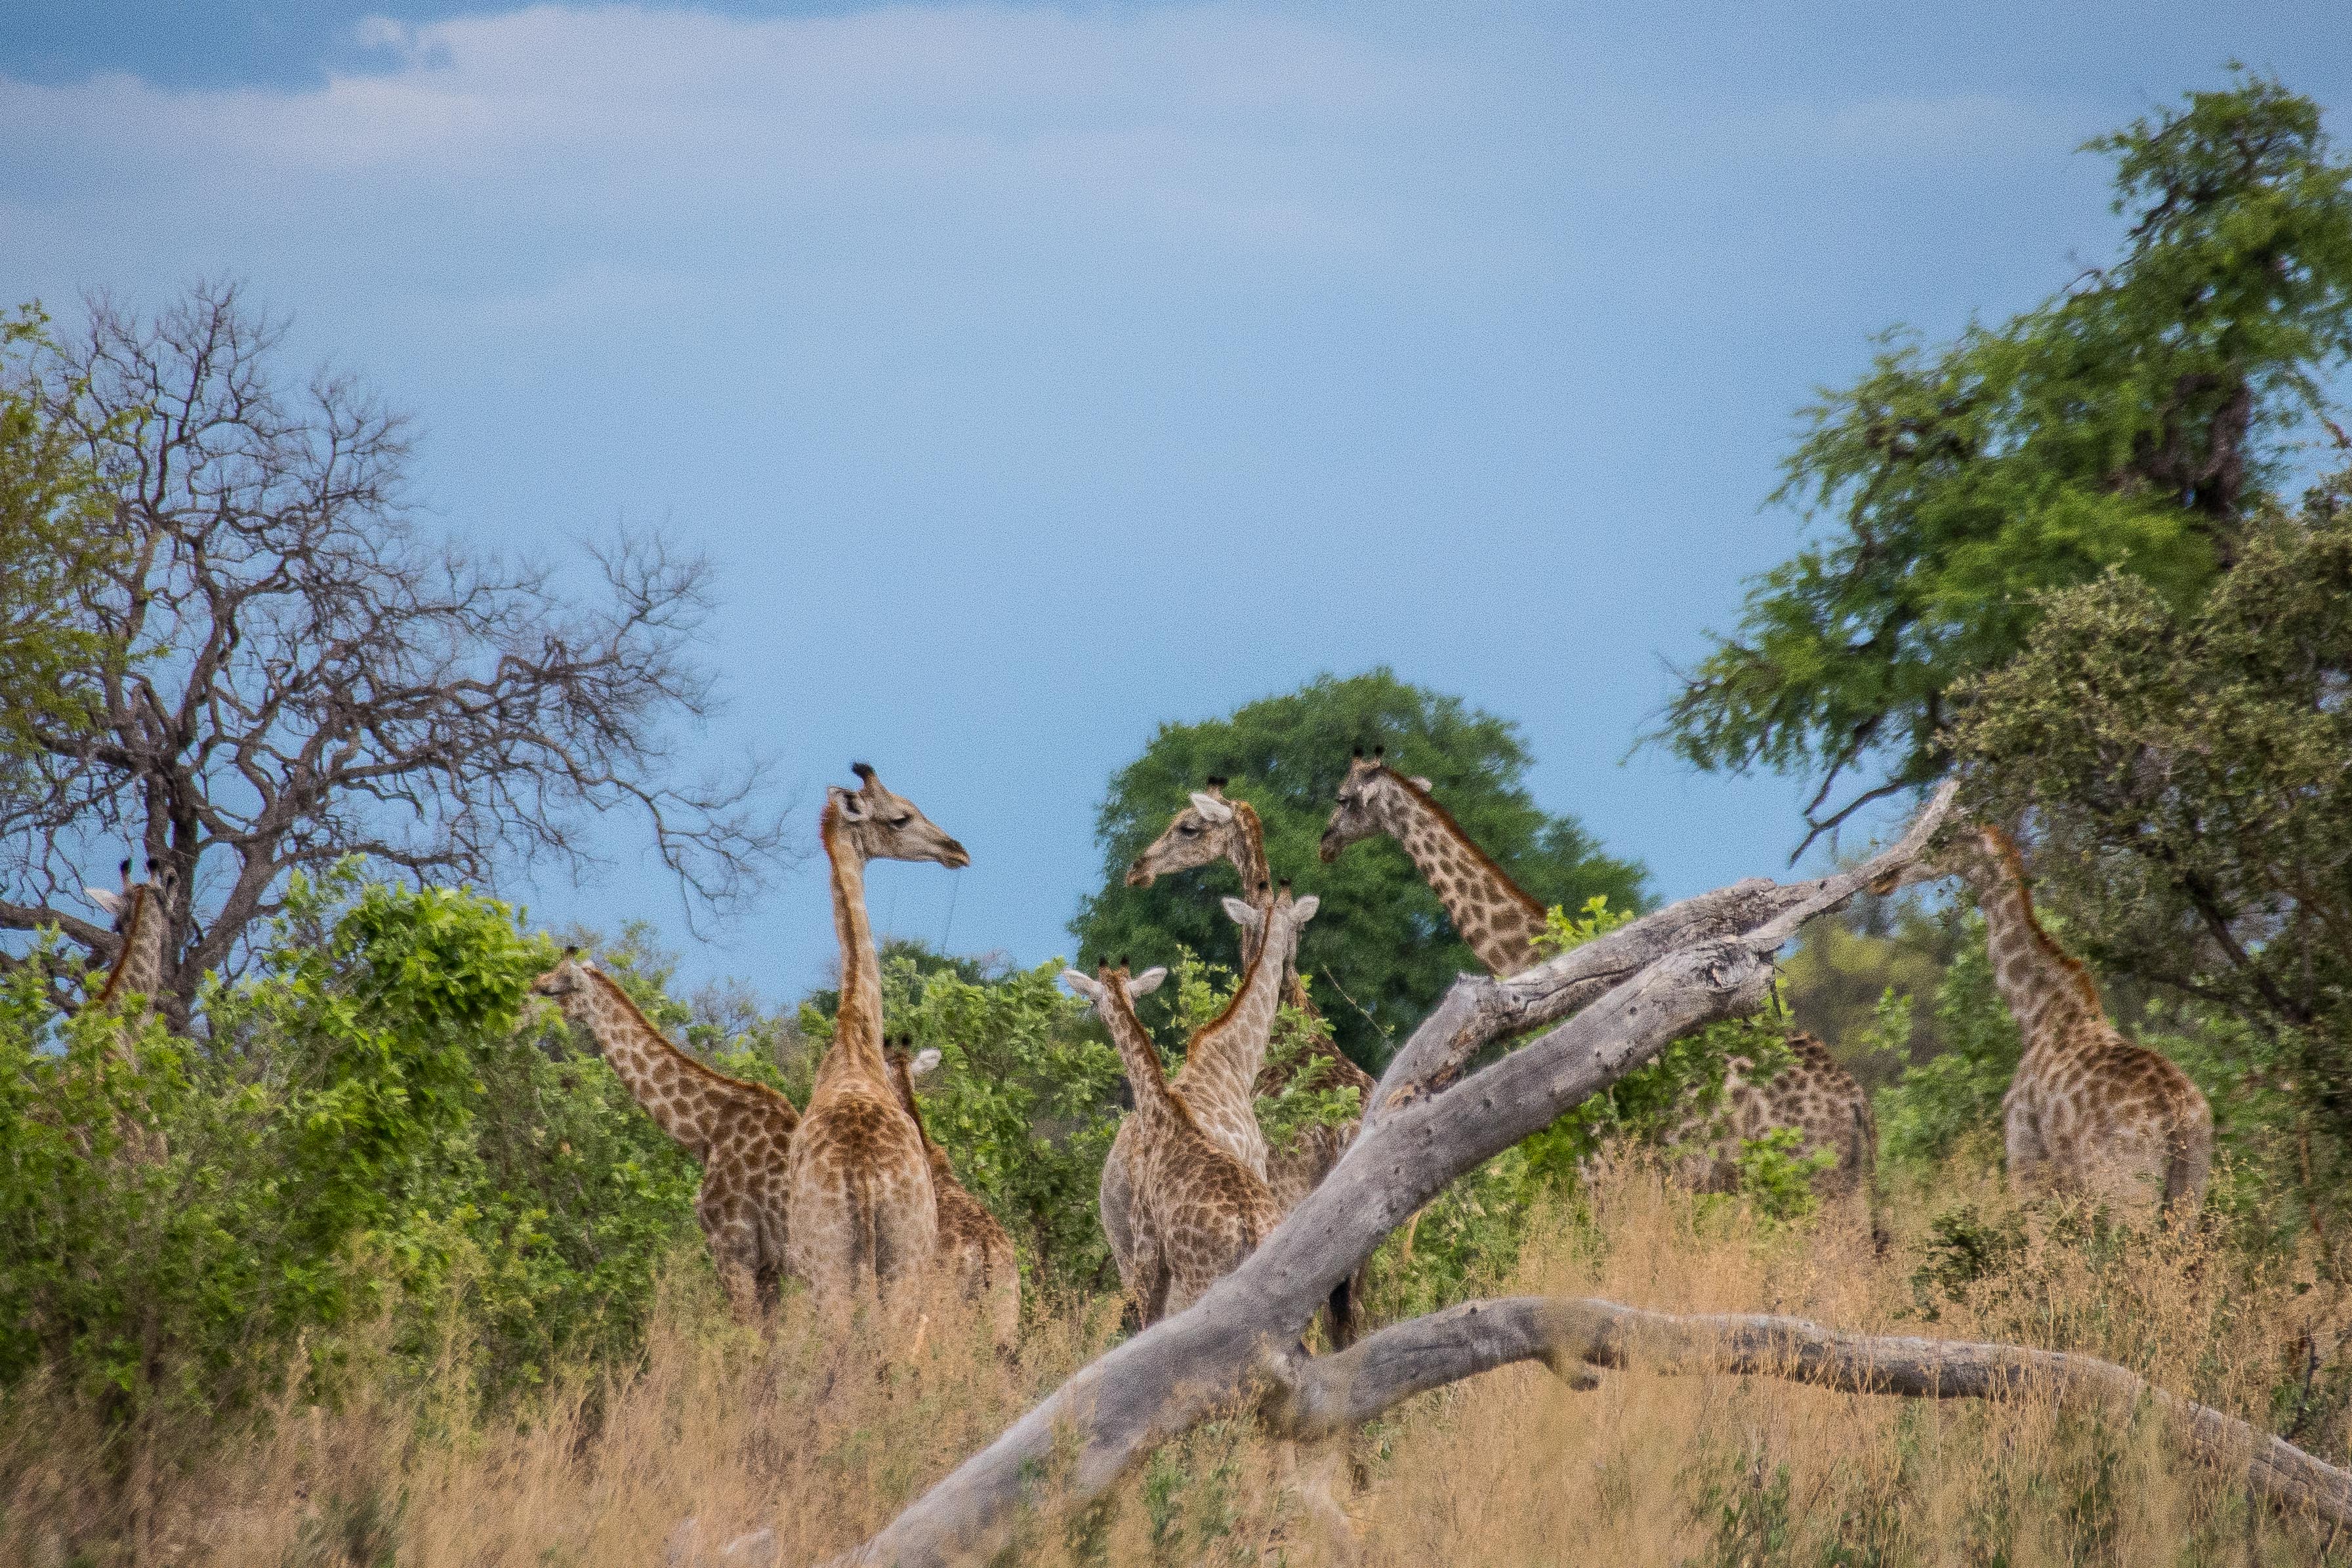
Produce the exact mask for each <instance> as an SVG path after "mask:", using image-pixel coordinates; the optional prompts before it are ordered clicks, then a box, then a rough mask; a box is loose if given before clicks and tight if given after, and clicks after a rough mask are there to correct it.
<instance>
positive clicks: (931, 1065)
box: [907, 1046, 940, 1078]
mask: <svg viewBox="0 0 2352 1568" xmlns="http://www.w3.org/2000/svg"><path fill="white" fill-rule="evenodd" d="M939 1065H940V1048H939V1047H937V1046H932V1047H929V1048H928V1049H926V1050H924V1051H923V1052H921V1053H920V1054H919V1055H918V1056H917V1057H916V1058H915V1059H914V1060H913V1061H910V1062H908V1064H907V1072H908V1076H909V1077H913V1078H922V1077H925V1076H927V1075H928V1074H929V1073H930V1072H932V1071H933V1070H934V1069H936V1068H938V1067H939Z"/></svg>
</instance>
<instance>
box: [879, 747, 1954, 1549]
mask: <svg viewBox="0 0 2352 1568" xmlns="http://www.w3.org/2000/svg"><path fill="white" fill-rule="evenodd" d="M1949 799H1950V791H1949V789H1946V790H1945V791H1943V792H1942V793H1940V794H1939V795H1937V797H1936V799H1935V800H1934V801H1933V802H1931V803H1930V805H1928V807H1927V809H1926V810H1925V811H1923V812H1922V813H1921V814H1920V816H1919V817H1918V818H1917V820H1916V821H1915V822H1914V823H1913V824H1912V826H1911V828H1910V830H1909V831H1908V832H1907V833H1906V835H1905V836H1904V837H1903V839H1902V840H1901V841H1900V842H1899V843H1898V844H1896V845H1895V846H1894V847H1891V848H1889V849H1888V850H1887V851H1886V852H1885V853H1884V854H1882V855H1880V856H1878V857H1876V858H1873V859H1872V860H1871V861H1869V862H1868V863H1867V864H1865V865H1863V866H1860V867H1856V868H1853V869H1852V870H1849V871H1843V872H1840V873H1838V874H1837V875H1835V876H1832V877H1825V878H1819V879H1813V880H1811V881H1804V882H1797V883H1792V884H1790V885H1788V886H1786V887H1781V886H1779V885H1776V884H1774V883H1770V882H1767V881H1762V880H1760V879H1759V880H1755V881H1749V882H1743V883H1740V884H1738V886H1737V887H1734V888H1729V889H1723V890H1721V891H1719V892H1716V893H1710V894H1706V895H1703V896H1702V897H1700V898H1698V899H1694V900H1685V901H1684V902H1682V903H1680V904H1677V905H1675V906H1674V907H1673V908H1671V909H1668V910H1663V911H1661V912H1660V913H1658V914H1655V915H1652V916H1649V917H1647V918H1646V919H1645V920H1643V921H1635V922H1633V924H1632V925H1629V926H1627V927H1625V928H1624V930H1622V931H1617V932H1614V933H1612V935H1611V936H1610V937H1606V938H1603V939H1601V941H1599V942H1591V943H1588V944H1586V945H1585V946H1583V947H1580V948H1578V949H1576V950H1574V951H1573V952H1568V953H1565V954H1562V955H1561V956H1560V957H1559V958H1558V959H1554V960H1552V961H1550V962H1549V963H1545V964H1540V965H1538V966H1537V967H1536V968H1535V969H1531V970H1529V971H1528V972H1527V973H1524V974H1520V975H1515V976H1513V977H1511V978H1510V979H1508V980H1479V979H1471V978H1466V977H1465V979H1464V980H1463V981H1461V982H1459V983H1457V984H1455V986H1454V990H1453V991H1452V992H1450V993H1449V994H1447V997H1446V999H1445V1001H1444V1004H1442V1005H1440V1006H1439V1008H1438V1009H1437V1011H1436V1012H1435V1013H1434V1014H1433V1015H1432V1016H1431V1017H1430V1019H1429V1020H1428V1021H1427V1022H1425V1023H1424V1024H1423V1026H1422V1027H1421V1028H1420V1029H1417V1030H1416V1031H1414V1034H1413V1037H1412V1040H1411V1041H1409V1042H1408V1043H1407V1045H1406V1047H1405V1048H1404V1053H1401V1054H1400V1059H1399V1061H1398V1062H1397V1063H1395V1064H1392V1065H1391V1068H1390V1070H1389V1072H1388V1073H1387V1074H1386V1075H1384V1076H1383V1078H1382V1080H1381V1086H1380V1088H1379V1089H1376V1090H1375V1099H1376V1103H1375V1105H1374V1106H1373V1107H1372V1108H1371V1112H1372V1114H1369V1115H1368V1116H1367V1118H1366V1121H1365V1126H1364V1130H1363V1131H1362V1133H1361V1134H1360V1135H1359V1137H1358V1138H1357V1140H1356V1142H1355V1143H1354V1144H1353V1145H1352V1146H1351V1147H1350V1148H1349V1151H1348V1152H1347V1154H1346V1155H1345V1156H1344V1157H1342V1159H1341V1160H1340V1162H1339V1165H1338V1166H1337V1167H1336V1168H1335V1169H1334V1170H1333V1171H1332V1173H1330V1175H1328V1177H1326V1178H1325V1179H1324V1182H1323V1184H1322V1185H1320V1186H1319V1187H1318V1188H1317V1189H1316V1190H1315V1191H1314V1192H1313V1193H1312V1194H1309V1195H1308V1196H1307V1201H1306V1202H1305V1203H1303V1204H1301V1205H1299V1206H1298V1207H1297V1208H1296V1209H1294V1210H1293V1211H1292V1212H1291V1213H1290V1215H1288V1216H1287V1217H1286V1218H1285V1219H1284V1221H1283V1223H1282V1224H1281V1225H1280V1226H1278V1227H1276V1230H1275V1232H1274V1234H1273V1235H1272V1236H1270V1237H1267V1238H1266V1240H1265V1245H1264V1246H1262V1247H1259V1248H1258V1250H1257V1251H1256V1252H1255V1253H1253V1254H1252V1255H1251V1256H1250V1257H1249V1258H1247V1259H1246V1260H1244V1262H1243V1264H1242V1266H1241V1267H1240V1268H1237V1269H1235V1270H1234V1272H1233V1273H1232V1274H1230V1275H1228V1276H1226V1277H1225V1278H1224V1279H1222V1280H1220V1281H1218V1282H1217V1284H1216V1285H1215V1286H1214V1287H1213V1288H1212V1289H1210V1291H1209V1293H1208V1294H1207V1295H1205V1296H1203V1297H1202V1299H1201V1300H1200V1301H1198V1302H1197V1303H1195V1304H1194V1305H1193V1306H1192V1308H1191V1309H1190V1310H1187V1311H1184V1312H1182V1313H1180V1314H1178V1315H1177V1316H1175V1317H1173V1318H1169V1319H1165V1320H1163V1321H1160V1322H1159V1323H1156V1324H1154V1325H1153V1326H1152V1327H1151V1328H1150V1329H1148V1330H1146V1331H1144V1332H1142V1333H1140V1334H1139V1335H1137V1336H1136V1337H1135V1338H1134V1339H1131V1340H1129V1341H1128V1342H1125V1343H1124V1344H1121V1345H1118V1346H1117V1347H1115V1348H1114V1349H1112V1350H1111V1351H1109V1352H1106V1353H1105V1354H1104V1355H1102V1356H1101V1357H1098V1358H1097V1360H1095V1361H1094V1362H1092V1363H1089V1364H1088V1365H1087V1366H1086V1367H1084V1368H1082V1369H1080V1370H1079V1371H1078V1372H1077V1373H1076V1374H1075V1375H1073V1376H1072V1377H1071V1378H1070V1380H1069V1381H1068V1382H1066V1383H1065V1384H1063V1385H1062V1386H1061V1387H1060V1388H1058V1389H1056V1390H1055V1392H1054V1393H1053V1394H1049V1395H1047V1396H1046V1398H1045V1400H1043V1401H1042V1402H1041V1403H1039V1404H1038V1405H1036V1406H1035V1407H1034V1408H1033V1409H1032V1410H1030V1411H1029V1412H1028V1413H1027V1414H1026V1415H1024V1416H1022V1417H1021V1419H1020V1420H1018V1421H1016V1422H1015V1423H1014V1424H1013V1426H1011V1427H1009V1428H1007V1429H1006V1430H1005V1432H1004V1433H1003V1436H999V1437H998V1438H997V1439H996V1441H995V1442H993V1443H992V1444H990V1445H989V1446H988V1447H986V1448H984V1449H982V1451H981V1452H980V1453H978V1454H976V1455H974V1456H973V1457H972V1458H970V1459H968V1460H966V1461H965V1462H964V1463H963V1464H962V1465H961V1466H960V1467H959V1468H957V1469H956V1470H955V1471H954V1472H953V1473H952V1474H950V1475H949V1476H948V1477H947V1478H946V1479H944V1480H942V1481H940V1483H939V1484H938V1485H937V1486H935V1487H933V1488H932V1489H931V1490H930V1491H929V1492H928V1493H926V1494H925V1495H924V1496H923V1497H921V1498H920V1499H919V1500H916V1502H915V1503H914V1504H913V1505H912V1506H911V1507H909V1508H908V1510H906V1511H905V1512H903V1513H901V1514H900V1515H899V1516H898V1518H897V1519H896V1520H894V1521H891V1522H890V1523H889V1524H888V1525H887V1526H886V1527H885V1528H884V1529H883V1530H882V1531H881V1532H880V1533H878V1534H877V1535H876V1536H875V1537H874V1538H873V1539H872V1540H870V1541H868V1542H866V1543H865V1544H864V1545H863V1546H861V1547H859V1548H858V1549H857V1550H856V1551H855V1552H851V1553H849V1554H848V1555H847V1556H845V1557H844V1558H842V1559H840V1560H839V1561H840V1562H842V1563H870V1564H884V1563H887V1564H892V1565H894V1568H925V1565H929V1564H945V1563H957V1562H965V1561H970V1560H971V1559H973V1558H976V1557H982V1556H985V1555H986V1554H987V1553H988V1552H991V1551H992V1550H993V1549H994V1547H995V1546H996V1545H997V1544H998V1543H999V1542H1001V1541H1002V1540H1003V1534H1004V1531H1005V1530H1006V1528H1007V1527H1008V1526H1009V1524H1010V1523H1011V1521H1012V1520H1013V1517H1014V1515H1015V1513H1016V1510H1018V1509H1019V1508H1020V1507H1021V1505H1022V1503H1023V1502H1024V1500H1025V1499H1026V1498H1027V1496H1028V1495H1029V1489H1030V1488H1031V1487H1032V1486H1033V1485H1034V1484H1035V1481H1034V1478H1036V1477H1038V1476H1041V1475H1044V1474H1047V1473H1049V1472H1050V1471H1052V1470H1054V1469H1055V1468H1056V1461H1057V1460H1060V1459H1063V1458H1072V1457H1074V1461H1075V1462H1074V1463H1071V1464H1069V1465H1068V1466H1067V1467H1066V1470H1064V1471H1063V1473H1060V1474H1058V1475H1056V1482H1057V1484H1058V1486H1059V1487H1060V1489H1061V1494H1062V1496H1063V1498H1064V1499H1065V1500H1083V1499H1085V1498H1088V1497H1091V1496H1093V1495H1095V1494H1097V1493H1098V1492H1100V1491H1101V1490H1102V1489H1104V1488H1106V1487H1108V1485H1109V1484H1110V1483H1111V1482H1112V1480H1114V1479H1116V1478H1117V1477H1118V1474H1119V1472H1120V1471H1122V1470H1123V1469H1125V1468H1127V1466H1128V1465H1129V1464H1130V1463H1132V1462H1133V1461H1134V1460H1135V1459H1136V1458H1138V1457H1139V1455H1141V1454H1142V1453H1143V1452H1145V1451H1146V1450H1147V1449H1149V1448H1150V1447H1152V1446H1153V1445H1155V1444H1158V1443H1160V1442H1164V1441H1166V1440H1167V1439H1169V1438H1171V1437H1172V1436H1176V1435H1178V1434H1179V1433H1181V1432H1182V1431H1184V1430H1185V1429H1186V1428H1188V1427H1190V1426H1192V1424H1193V1423H1194V1422H1196V1421H1198V1420H1200V1419H1201V1418H1202V1416H1203V1415H1207V1414H1208V1413H1209V1412H1211V1411H1213V1410H1214V1409H1215V1408H1217V1407H1218V1406H1220V1405H1224V1404H1226V1403H1228V1402H1230V1401H1232V1400H1234V1399H1235V1398H1237V1397H1241V1396H1244V1394H1247V1393H1249V1392H1250V1391H1251V1390H1252V1388H1253V1387H1254V1386H1255V1384H1256V1383H1257V1380H1258V1379H1259V1378H1260V1377H1261V1376H1262V1375H1264V1374H1265V1373H1266V1371H1267V1370H1268V1368H1269V1366H1270V1365H1271V1364H1272V1363H1271V1361H1270V1359H1269V1358H1270V1356H1272V1355H1273V1354H1276V1353H1278V1352H1279V1351H1280V1350H1283V1349H1286V1348H1287V1347H1290V1346H1292V1345H1294V1344H1296V1342H1297V1339H1298V1336H1299V1335H1300V1333H1301V1332H1303V1331H1304V1330H1305V1329H1306V1326H1307V1320H1308V1319H1309V1318H1310V1317H1311V1316H1312V1315H1313V1314H1314V1312H1315V1310H1316V1309H1317V1308H1318V1306H1319V1305H1320V1304H1321V1303H1322V1301H1323V1300H1324V1299H1325V1298H1326V1297H1327V1296H1328V1294H1329V1293H1330V1289H1331V1287H1332V1286H1333V1285H1335V1284H1337V1283H1338V1282H1339V1280H1340V1279H1343V1278H1345V1277H1346V1276H1347V1275H1349V1273H1350V1272H1352V1271H1353V1270H1354V1269H1355V1268H1356V1267H1357V1265H1358V1264H1360V1263H1361V1262H1362V1261H1363V1259H1364V1258H1368V1257H1370V1255H1371V1252H1372V1250H1373V1248H1375V1247H1378V1246H1379V1245H1380V1243H1381V1239H1382V1238H1383V1237H1386V1236H1387V1235H1388V1234H1389V1232H1390V1231H1391V1230H1392V1229H1394V1228H1395V1227H1396V1226H1398V1225H1399V1224H1401V1223H1402V1222H1403V1220H1404V1219H1405V1217H1406V1216H1407V1215H1411V1214H1412V1213H1413V1211H1414V1210H1416V1209H1418V1208H1420V1207H1421V1206H1422V1205H1423V1204H1425V1203H1427V1202H1428V1201H1429V1200H1430V1199H1431V1198H1433V1197H1434V1196H1436V1195H1437V1194H1438V1193H1439V1192H1440V1191H1441V1190H1443V1188H1444V1186H1445V1184H1447V1183H1448V1182H1450V1181H1452V1180H1454V1177H1456V1176H1458V1175H1460V1174H1461V1173H1464V1172H1465V1171H1468V1170H1471V1169H1473V1168H1475V1166H1477V1165H1479V1164H1481V1163H1484V1162H1486V1160H1488V1159H1490V1158H1492V1157H1493V1156H1494V1155H1496V1154H1497V1153H1500V1152H1502V1151H1503V1150H1505V1149H1507V1148H1509V1147H1510V1146H1511V1145H1512V1144H1513V1143H1516V1142H1518V1141H1519V1140H1520V1139H1522V1138H1525V1137H1526V1136H1528V1134H1529V1133H1531V1132H1534V1131H1538V1129H1540V1128H1543V1127H1546V1126H1549V1124H1550V1123H1551V1122H1552V1121H1555V1120H1557V1119H1558V1118H1559V1116H1560V1115H1562V1114H1563V1113H1564V1112H1566V1111H1568V1110H1571V1109H1573V1108H1574V1107H1575V1106H1576V1105H1577V1104H1579V1103H1580V1102H1581V1101H1582V1100H1584V1099H1586V1098H1587V1097H1588V1096H1590V1095H1591V1094H1592V1093H1593V1092H1595V1091H1596V1090H1598V1089H1603V1088H1606V1087H1607V1086H1608V1085H1609V1084H1611V1083H1613V1082H1615V1081H1616V1080H1617V1079H1619V1078H1622V1077H1623V1076H1624V1075H1625V1074H1626V1073H1627V1072H1630V1071H1632V1070H1633V1068H1637V1067H1640V1066H1641V1065H1642V1064H1643V1063H1644V1062H1646V1061H1648V1060H1649V1059H1650V1058H1653V1057H1654V1056H1655V1055H1656V1054H1657V1053H1658V1052H1659V1051H1660V1050H1662V1049H1664V1047H1665V1046H1666V1045H1667V1044H1668V1043H1670V1042H1671V1041H1673V1040H1675V1039H1677V1038H1679V1037H1682V1036H1684V1035H1685V1034H1688V1033H1689V1032H1690V1031H1691V1030H1693V1029H1695V1028H1697V1027H1700V1026H1703V1025H1706V1024H1709V1023H1713V1022H1715V1021H1717V1020H1718V1019H1722V1018H1727V1017H1731V1016H1737V1015H1738V1014H1740V1013H1743V1012H1747V1011H1751V1010H1753V1008H1754V1007H1755V1006H1756V1005H1758V1004H1759V1003H1760V1002H1761V1000H1762V999H1763V995H1764V992H1765V988H1766V986H1767V984H1768V983H1769V979H1770V975H1771V964H1772V956H1773V954H1774V953H1775V952H1777V951H1778V950H1779V949H1780V946H1781V945H1782V944H1783V943H1784V942H1787V941H1788V939H1789V938H1790V936H1792V935H1793V934H1794V933H1795V932H1796V931H1797V929H1798V928H1799V927H1800V926H1801V924H1802V923H1803V922H1804V921H1807V920H1809V919H1811V918H1812V917H1813V916H1815V915H1818V914H1822V913H1824V912H1826V911H1828V910H1833V909H1836V908H1838V907H1839V906H1841V905H1843V903H1844V902H1845V901H1846V900H1849V899H1851V898H1852V897H1853V895H1854V894H1855V893H1857V892H1859V891H1861V890H1862V889H1864V888H1865V887H1867V886H1869V885H1871V884H1872V883H1873V882H1875V881H1877V880H1879V879H1882V878H1885V877H1886V876H1889V875H1891V874H1892V873H1894V872H1895V871H1897V870H1899V869H1900V868H1902V867H1903V866H1905V865H1906V864H1908V862H1909V860H1910V859H1911V858H1914V857H1916V855H1917V853H1918V852H1919V850H1920V849H1921V848H1922V847H1924V846H1925V844H1926V841H1927V837H1928V835H1929V834H1930V833H1931V832H1932V831H1933V830H1934V828H1935V827H1936V826H1937V824H1938V823H1939V822H1940V821H1941V820H1942V817H1943V815H1944V812H1945V810H1946V809H1947V807H1948V803H1949ZM1579 1008H1580V1009H1581V1010H1580V1011H1579V1010H1578V1009H1579ZM1571 1014H1572V1015H1573V1016H1570V1015H1571ZM1563 1018H1564V1019H1565V1022H1559V1021H1558V1020H1560V1019H1563ZM1547 1024H1549V1025H1550V1027H1549V1028H1547V1029H1545V1032H1544V1033H1542V1034H1541V1035H1539V1036H1538V1037H1536V1038H1535V1039H1533V1040H1532V1041H1529V1042H1528V1043H1527V1044H1526V1045H1524V1046H1522V1047H1520V1048H1519V1049H1517V1050H1516V1051H1513V1052H1512V1053H1510V1054H1509V1055H1507V1056H1506V1057H1504V1058H1502V1059H1501V1060H1499V1061H1496V1062H1495V1063H1493V1064H1491V1065H1489V1066H1487V1067H1486V1068H1481V1069H1480V1070H1479V1071H1477V1072H1475V1073H1473V1074H1471V1075H1469V1076H1468V1077H1466V1078H1465V1077H1460V1076H1459V1072H1460V1066H1461V1064H1462V1063H1463V1062H1465V1061H1467V1060H1468V1059H1469V1058H1470V1056H1471V1055H1472V1054H1473V1053H1474V1052H1475V1051H1476V1050H1477V1049H1478V1048H1479V1047H1481V1046H1483V1045H1486V1044H1487V1043H1489V1042H1492V1041H1495V1040H1498V1039H1503V1038H1506V1037H1510V1036H1513V1035H1517V1034H1521V1033H1524V1032H1526V1031H1528V1030H1529V1029H1531V1028H1537V1027H1541V1026H1545V1025H1547ZM1405 1053H1410V1055H1409V1056H1408V1055H1407V1054H1405ZM1433 1084H1435V1085H1436V1087H1434V1088H1433V1087H1431V1086H1432V1085H1433Z"/></svg>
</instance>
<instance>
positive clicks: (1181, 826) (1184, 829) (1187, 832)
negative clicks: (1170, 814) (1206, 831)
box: [1176, 822, 1201, 838]
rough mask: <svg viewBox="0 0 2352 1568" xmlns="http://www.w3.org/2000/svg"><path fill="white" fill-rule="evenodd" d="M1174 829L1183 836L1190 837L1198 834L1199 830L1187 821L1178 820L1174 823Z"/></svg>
mask: <svg viewBox="0 0 2352 1568" xmlns="http://www.w3.org/2000/svg"><path fill="white" fill-rule="evenodd" d="M1176 831H1177V832H1179V833H1181V834H1182V835H1183V836H1184V837H1187V838H1190V837H1193V836H1194V835H1196V834H1198V833H1199V832H1200V831H1201V830H1200V829H1199V828H1197V827H1195V826H1192V824H1191V823H1189V822H1180V823H1178V824H1177V825H1176Z"/></svg>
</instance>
